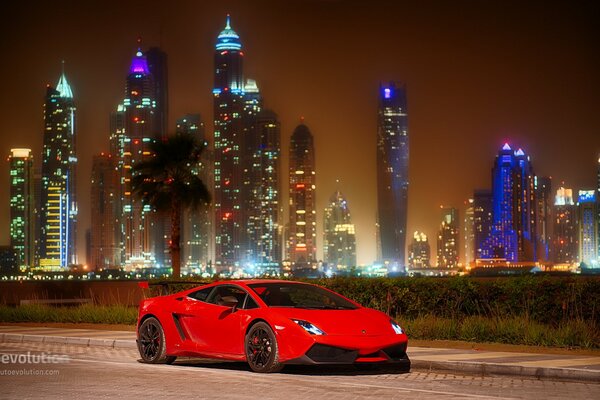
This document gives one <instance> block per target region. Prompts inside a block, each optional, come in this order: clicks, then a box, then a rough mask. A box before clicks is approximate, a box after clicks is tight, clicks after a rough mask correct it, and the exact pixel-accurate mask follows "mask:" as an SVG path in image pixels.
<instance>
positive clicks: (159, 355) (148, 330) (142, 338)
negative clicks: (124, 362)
mask: <svg viewBox="0 0 600 400" xmlns="http://www.w3.org/2000/svg"><path fill="white" fill-rule="evenodd" d="M138 350H139V352H140V356H141V357H142V361H143V362H145V363H149V364H172V363H173V362H174V361H175V359H176V358H177V357H174V356H167V354H166V353H167V341H166V338H165V331H164V330H163V328H162V325H161V324H160V322H158V320H157V319H156V318H154V317H150V318H147V319H145V320H144V322H142V324H141V325H140V327H139V329H138Z"/></svg>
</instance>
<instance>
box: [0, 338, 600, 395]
mask: <svg viewBox="0 0 600 400" xmlns="http://www.w3.org/2000/svg"><path fill="white" fill-rule="evenodd" d="M137 359H138V354H137V352H136V351H134V350H130V349H112V348H103V347H93V346H91V347H84V346H74V345H69V346H67V345H57V344H41V343H40V344H36V343H0V399H16V398H19V399H28V398H31V399H34V398H35V399H38V398H64V399H70V398H76V399H97V398H111V399H129V398H142V397H145V398H147V397H151V398H175V397H176V398H179V399H186V398H190V399H191V398H195V399H197V398H206V399H255V398H262V399H285V400H293V399H302V400H306V399H311V400H312V399H327V400H331V399H338V398H339V399H393V398H398V399H545V400H546V399H564V398H569V399H570V400H574V399H599V398H600V383H578V382H561V381H551V380H534V379H520V378H516V377H500V376H499V377H490V376H486V377H482V376H475V375H458V374H452V373H440V372H432V371H418V370H413V372H411V373H408V374H397V373H394V371H390V370H374V371H357V370H355V369H354V368H342V369H338V368H314V367H304V366H303V367H287V368H286V369H284V372H283V373H280V374H268V375H264V374H256V373H252V372H249V371H248V369H247V367H246V365H245V364H242V363H221V362H208V361H205V360H181V361H180V360H178V362H176V363H175V364H174V365H170V366H169V365H146V364H141V363H139V362H138V361H137Z"/></svg>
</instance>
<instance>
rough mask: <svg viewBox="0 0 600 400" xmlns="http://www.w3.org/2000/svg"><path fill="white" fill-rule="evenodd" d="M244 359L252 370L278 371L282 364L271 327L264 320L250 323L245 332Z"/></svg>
mask: <svg viewBox="0 0 600 400" xmlns="http://www.w3.org/2000/svg"><path fill="white" fill-rule="evenodd" d="M245 348H246V359H247V360H248V365H250V368H251V369H252V371H254V372H265V373H267V372H279V371H281V369H282V368H283V364H281V363H280V362H279V348H278V346H277V339H276V338H275V334H274V333H273V330H272V329H271V327H270V326H269V325H268V324H267V323H265V322H262V321H260V322H257V323H256V324H254V325H252V327H251V328H250V330H249V331H248V333H247V334H246V345H245Z"/></svg>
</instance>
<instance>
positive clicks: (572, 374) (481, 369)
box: [0, 333, 600, 383]
mask: <svg viewBox="0 0 600 400" xmlns="http://www.w3.org/2000/svg"><path fill="white" fill-rule="evenodd" d="M1 342H10V343H52V344H64V345H78V346H99V347H109V348H116V349H119V348H120V349H126V348H130V349H135V348H136V342H135V340H133V339H131V340H127V339H101V338H83V337H68V336H50V335H26V334H20V333H0V343H1ZM411 367H412V368H415V369H420V370H444V371H452V372H458V373H460V372H467V373H472V374H479V375H511V376H520V377H526V378H537V379H561V380H571V381H583V382H595V383H598V382H600V372H598V371H590V370H585V369H576V368H545V367H524V366H520V365H506V364H498V363H486V362H473V361H425V360H418V359H414V358H412V359H411Z"/></svg>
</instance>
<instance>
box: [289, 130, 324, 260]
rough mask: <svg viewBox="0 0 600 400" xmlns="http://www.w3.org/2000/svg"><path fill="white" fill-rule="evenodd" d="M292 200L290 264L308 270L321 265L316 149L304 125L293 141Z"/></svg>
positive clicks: (290, 207) (290, 160) (290, 178)
mask: <svg viewBox="0 0 600 400" xmlns="http://www.w3.org/2000/svg"><path fill="white" fill-rule="evenodd" d="M289 196H290V197H289V199H290V203H289V224H290V225H289V226H290V228H289V240H288V245H289V249H288V255H289V260H290V262H291V263H292V265H293V268H297V269H302V268H307V267H309V266H312V265H314V264H315V263H316V261H317V208H316V205H317V202H316V171H315V147H314V141H313V135H312V134H311V132H310V130H309V129H308V127H307V126H306V125H304V123H301V124H300V125H298V126H297V127H296V129H294V133H293V134H292V138H291V141H290V157H289Z"/></svg>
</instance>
